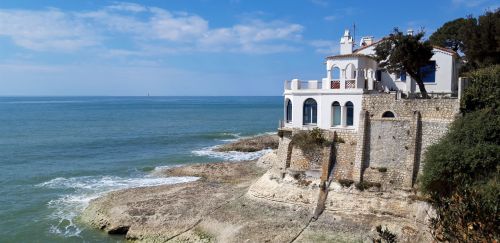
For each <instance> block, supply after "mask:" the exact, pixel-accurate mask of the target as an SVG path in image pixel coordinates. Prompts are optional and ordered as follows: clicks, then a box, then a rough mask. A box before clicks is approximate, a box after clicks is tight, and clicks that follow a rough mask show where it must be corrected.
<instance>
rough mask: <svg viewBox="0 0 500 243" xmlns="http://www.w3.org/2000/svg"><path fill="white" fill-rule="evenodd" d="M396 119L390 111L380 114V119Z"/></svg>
mask: <svg viewBox="0 0 500 243" xmlns="http://www.w3.org/2000/svg"><path fill="white" fill-rule="evenodd" d="M394 117H396V116H395V115H394V113H392V111H386V112H384V113H383V114H382V118H394Z"/></svg>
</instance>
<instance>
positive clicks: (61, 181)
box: [36, 176, 198, 237]
mask: <svg viewBox="0 0 500 243" xmlns="http://www.w3.org/2000/svg"><path fill="white" fill-rule="evenodd" d="M197 179H198V177H189V176H186V177H163V178H160V177H152V176H146V177H137V178H122V177H117V176H82V177H71V178H64V177H59V178H55V179H52V180H50V181H47V182H43V183H40V184H38V185H36V187H44V188H51V189H72V190H73V193H70V194H65V195H62V196H61V197H59V198H57V199H54V200H51V201H49V202H48V204H47V205H48V207H49V208H50V209H52V210H53V212H52V214H51V215H50V216H49V217H50V218H51V219H52V220H54V221H55V222H57V223H55V224H53V225H52V226H51V227H50V229H49V231H50V232H51V233H53V234H58V235H62V236H64V237H73V236H78V235H79V234H80V233H81V231H82V230H81V228H79V227H78V225H76V224H75V223H74V219H75V218H76V217H77V216H78V215H79V214H80V213H81V212H82V211H83V210H84V209H85V208H86V207H87V205H88V204H89V202H90V201H91V200H92V199H95V198H98V197H99V196H101V195H103V194H105V193H107V192H110V191H115V190H120V189H126V188H136V187H148V186H159V185H168V184H177V183H185V182H191V181H195V180H197Z"/></svg>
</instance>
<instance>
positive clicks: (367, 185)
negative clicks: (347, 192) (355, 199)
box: [354, 181, 382, 191]
mask: <svg viewBox="0 0 500 243" xmlns="http://www.w3.org/2000/svg"><path fill="white" fill-rule="evenodd" d="M354 186H355V187H356V189H358V190H360V191H364V190H366V189H368V188H372V187H378V188H380V187H382V185H381V184H380V183H378V182H369V181H362V182H359V183H356V184H354Z"/></svg>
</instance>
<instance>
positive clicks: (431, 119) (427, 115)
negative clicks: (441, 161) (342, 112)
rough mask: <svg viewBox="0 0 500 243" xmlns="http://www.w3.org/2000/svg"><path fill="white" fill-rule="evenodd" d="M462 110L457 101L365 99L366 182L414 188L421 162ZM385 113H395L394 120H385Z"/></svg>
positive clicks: (388, 96) (378, 96)
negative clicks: (430, 146) (416, 115)
mask: <svg viewBox="0 0 500 243" xmlns="http://www.w3.org/2000/svg"><path fill="white" fill-rule="evenodd" d="M459 107H460V104H459V100H458V99H396V95H395V94H385V93H380V94H367V95H364V96H363V109H364V110H367V111H368V114H369V116H370V122H369V129H367V131H368V134H367V137H368V138H369V139H368V141H369V142H367V144H365V147H366V146H368V147H369V152H368V153H367V154H368V155H367V156H366V158H365V160H366V161H364V163H365V165H366V167H365V168H364V170H363V180H367V181H372V182H380V183H381V184H383V185H384V184H385V185H392V186H398V185H399V186H406V187H408V186H412V182H414V181H415V178H416V176H417V174H418V173H419V172H421V170H422V168H423V165H422V164H421V163H420V162H421V161H422V160H423V155H424V152H425V150H426V148H427V147H428V146H429V145H431V144H434V143H436V142H437V141H438V140H439V139H440V138H441V137H442V136H443V135H444V134H446V132H447V130H448V126H449V124H450V123H451V122H452V121H453V120H454V119H455V117H456V116H457V114H458V113H459ZM386 111H391V112H393V113H394V115H395V118H382V114H383V113H384V112H386ZM417 112H418V114H419V119H418V122H417V121H416V120H415V114H416V113H417ZM416 129H417V130H418V132H417V131H415V130H416ZM413 158H414V159H413ZM412 160H413V161H414V163H412ZM379 168H383V169H380V170H379ZM385 169H386V171H385V172H381V171H384V170H385ZM412 178H413V179H412Z"/></svg>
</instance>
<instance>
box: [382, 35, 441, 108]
mask: <svg viewBox="0 0 500 243" xmlns="http://www.w3.org/2000/svg"><path fill="white" fill-rule="evenodd" d="M424 34H425V33H424V32H420V33H417V34H415V35H405V34H403V33H402V32H401V31H399V29H398V28H395V29H394V31H393V32H392V33H391V34H390V35H389V36H388V37H386V38H384V40H383V41H382V42H381V43H380V44H378V45H377V46H376V47H375V59H376V60H377V62H379V66H380V67H382V68H385V69H386V70H387V71H388V72H389V73H399V72H406V73H408V74H409V75H410V76H411V77H412V79H414V80H415V81H416V83H417V85H418V88H419V90H420V93H422V96H423V97H424V98H427V97H428V95H427V90H426V89H425V85H424V82H423V77H424V76H425V74H426V73H424V72H425V71H423V69H422V67H423V66H426V65H428V64H429V60H430V59H431V57H432V56H433V55H434V54H433V53H432V46H431V44H430V43H429V41H422V38H423V37H424ZM427 71H434V70H427Z"/></svg>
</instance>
